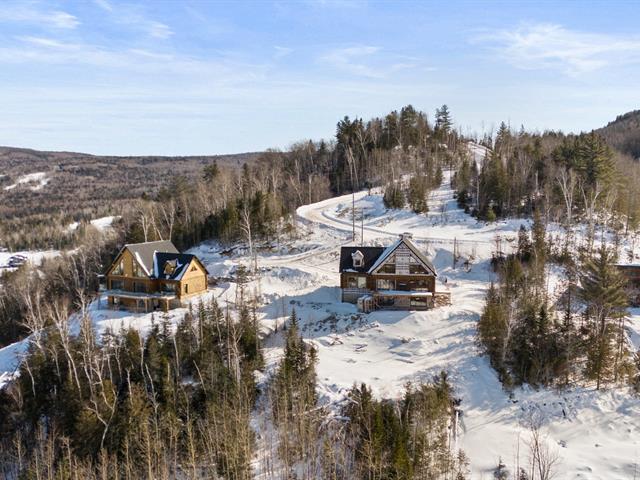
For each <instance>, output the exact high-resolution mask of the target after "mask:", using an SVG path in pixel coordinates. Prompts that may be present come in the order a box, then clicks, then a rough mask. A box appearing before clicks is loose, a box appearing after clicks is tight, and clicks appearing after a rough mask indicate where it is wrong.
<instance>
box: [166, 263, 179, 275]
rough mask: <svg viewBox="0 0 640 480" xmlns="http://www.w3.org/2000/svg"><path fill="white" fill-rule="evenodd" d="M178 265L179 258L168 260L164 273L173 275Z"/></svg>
mask: <svg viewBox="0 0 640 480" xmlns="http://www.w3.org/2000/svg"><path fill="white" fill-rule="evenodd" d="M177 266H178V261H177V260H167V262H166V263H165V264H164V274H165V275H166V276H170V275H172V274H173V272H175V271H176V267H177Z"/></svg>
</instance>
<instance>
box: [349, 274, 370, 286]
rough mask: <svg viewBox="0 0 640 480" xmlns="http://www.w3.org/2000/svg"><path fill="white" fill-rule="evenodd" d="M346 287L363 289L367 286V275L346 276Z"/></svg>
mask: <svg viewBox="0 0 640 480" xmlns="http://www.w3.org/2000/svg"><path fill="white" fill-rule="evenodd" d="M347 287H348V288H360V289H365V288H367V277H362V276H355V275H352V276H349V277H347Z"/></svg>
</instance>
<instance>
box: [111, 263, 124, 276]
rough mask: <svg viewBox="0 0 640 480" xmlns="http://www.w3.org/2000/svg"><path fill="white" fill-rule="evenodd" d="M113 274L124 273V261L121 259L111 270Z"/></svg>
mask: <svg viewBox="0 0 640 480" xmlns="http://www.w3.org/2000/svg"><path fill="white" fill-rule="evenodd" d="M111 274H112V275H124V261H123V260H120V261H119V262H118V263H117V265H116V266H115V267H113V270H112V271H111Z"/></svg>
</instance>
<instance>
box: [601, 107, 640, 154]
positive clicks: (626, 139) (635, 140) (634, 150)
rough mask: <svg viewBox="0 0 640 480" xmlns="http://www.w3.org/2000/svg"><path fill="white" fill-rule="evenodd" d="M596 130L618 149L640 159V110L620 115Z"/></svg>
mask: <svg viewBox="0 0 640 480" xmlns="http://www.w3.org/2000/svg"><path fill="white" fill-rule="evenodd" d="M596 132H597V133H599V134H600V135H602V137H604V139H605V140H606V141H607V143H608V144H609V145H611V146H612V147H613V148H615V149H616V150H619V151H620V152H622V153H625V154H627V155H631V156H632V157H633V158H636V159H640V110H633V111H631V112H627V113H625V114H623V115H618V116H617V117H616V119H615V120H614V121H612V122H609V123H608V124H607V125H606V126H605V127H602V128H599V129H597V130H596Z"/></svg>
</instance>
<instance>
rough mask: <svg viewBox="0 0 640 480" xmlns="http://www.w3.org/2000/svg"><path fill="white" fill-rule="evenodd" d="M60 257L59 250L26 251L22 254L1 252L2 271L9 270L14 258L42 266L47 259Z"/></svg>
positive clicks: (0, 266) (0, 263)
mask: <svg viewBox="0 0 640 480" xmlns="http://www.w3.org/2000/svg"><path fill="white" fill-rule="evenodd" d="M58 255H60V251H59V250H25V251H20V252H8V251H7V252H3V251H0V270H2V269H9V268H10V267H9V265H8V264H9V260H10V259H11V258H13V257H24V258H26V261H28V262H31V263H32V264H34V265H40V264H41V263H42V261H43V260H44V259H46V258H53V257H57V256H58Z"/></svg>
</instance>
